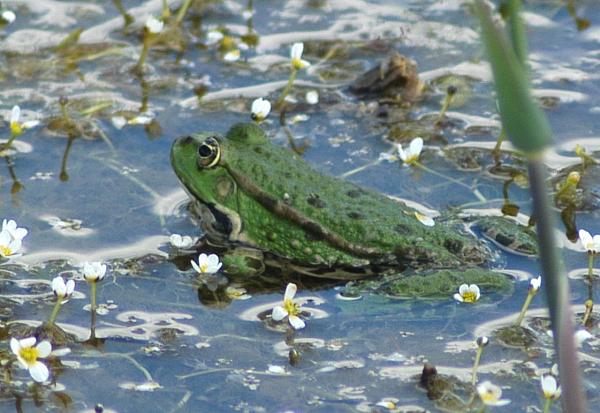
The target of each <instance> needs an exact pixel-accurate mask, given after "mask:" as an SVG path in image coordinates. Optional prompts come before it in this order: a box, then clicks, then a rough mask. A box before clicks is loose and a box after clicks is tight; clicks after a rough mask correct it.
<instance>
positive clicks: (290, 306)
mask: <svg viewBox="0 0 600 413" xmlns="http://www.w3.org/2000/svg"><path fill="white" fill-rule="evenodd" d="M296 291H298V286H297V285H296V284H294V283H289V284H288V285H287V287H286V288H285V293H284V295H283V304H282V305H277V306H275V307H273V311H272V312H271V318H272V319H273V320H274V321H281V320H283V319H284V318H286V317H287V320H288V322H289V323H290V325H291V326H292V328H293V329H294V330H300V329H302V328H304V327H305V326H306V324H305V323H304V320H302V319H301V318H300V317H299V316H300V314H301V313H302V308H301V307H300V305H298V304H297V303H295V302H294V297H295V296H296Z"/></svg>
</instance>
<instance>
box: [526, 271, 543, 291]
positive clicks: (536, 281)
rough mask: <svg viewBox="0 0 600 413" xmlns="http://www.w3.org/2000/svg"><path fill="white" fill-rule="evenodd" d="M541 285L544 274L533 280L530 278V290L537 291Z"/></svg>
mask: <svg viewBox="0 0 600 413" xmlns="http://www.w3.org/2000/svg"><path fill="white" fill-rule="evenodd" d="M541 285H542V276H541V275H538V277H537V278H532V279H531V280H529V291H531V292H534V293H537V290H539V289H540V286H541Z"/></svg>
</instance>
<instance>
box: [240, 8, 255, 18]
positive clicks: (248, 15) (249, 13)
mask: <svg viewBox="0 0 600 413" xmlns="http://www.w3.org/2000/svg"><path fill="white" fill-rule="evenodd" d="M252 16H254V11H252V10H247V9H246V10H244V11H243V12H242V19H244V20H250V19H251V18H252Z"/></svg>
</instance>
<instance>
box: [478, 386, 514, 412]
mask: <svg viewBox="0 0 600 413" xmlns="http://www.w3.org/2000/svg"><path fill="white" fill-rule="evenodd" d="M477 393H478V394H479V398H480V399H481V401H482V402H483V404H485V405H486V406H504V405H507V404H508V403H510V400H508V399H501V397H502V389H501V388H500V387H498V386H496V385H495V384H492V383H491V382H489V381H484V382H483V383H481V384H480V385H479V386H477Z"/></svg>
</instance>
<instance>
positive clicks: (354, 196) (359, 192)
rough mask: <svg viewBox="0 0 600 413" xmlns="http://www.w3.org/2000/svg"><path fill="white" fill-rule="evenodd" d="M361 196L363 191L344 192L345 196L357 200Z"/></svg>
mask: <svg viewBox="0 0 600 413" xmlns="http://www.w3.org/2000/svg"><path fill="white" fill-rule="evenodd" d="M362 194H363V191H361V190H360V189H351V190H350V191H348V192H346V195H348V196H349V197H350V198H358V197H359V196H361V195H362Z"/></svg>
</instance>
